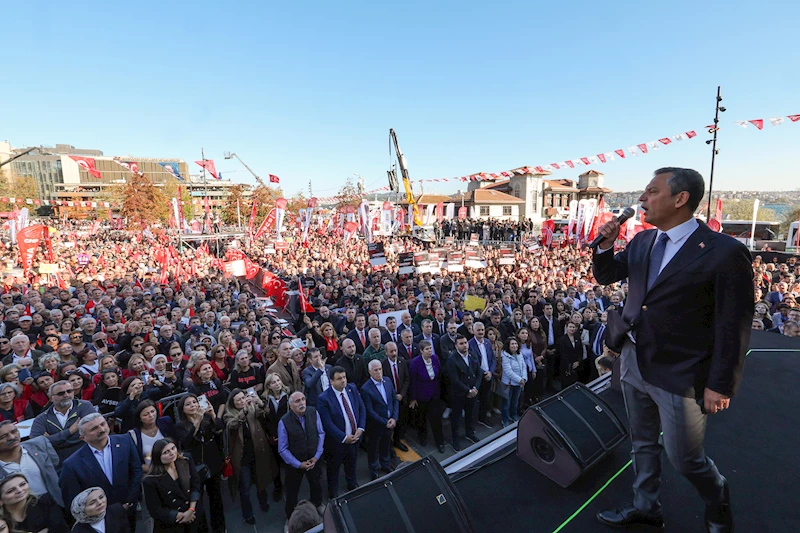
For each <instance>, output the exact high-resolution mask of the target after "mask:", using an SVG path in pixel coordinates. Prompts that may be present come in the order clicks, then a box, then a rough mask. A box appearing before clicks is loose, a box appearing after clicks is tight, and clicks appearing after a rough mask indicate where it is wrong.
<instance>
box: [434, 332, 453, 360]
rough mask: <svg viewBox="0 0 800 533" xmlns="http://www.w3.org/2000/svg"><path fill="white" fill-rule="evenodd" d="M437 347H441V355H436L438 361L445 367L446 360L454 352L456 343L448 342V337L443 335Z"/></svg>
mask: <svg viewBox="0 0 800 533" xmlns="http://www.w3.org/2000/svg"><path fill="white" fill-rule="evenodd" d="M439 346H441V347H442V353H439V354H437V355H438V356H439V361H441V363H442V365H445V364H447V359H448V358H449V357H450V354H451V353H453V352H454V351H455V350H456V341H454V340H450V335H448V334H447V333H445V334H444V335H442V336H441V337H439Z"/></svg>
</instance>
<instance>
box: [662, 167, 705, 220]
mask: <svg viewBox="0 0 800 533" xmlns="http://www.w3.org/2000/svg"><path fill="white" fill-rule="evenodd" d="M659 174H672V176H670V177H669V178H667V185H669V192H670V194H672V196H675V195H676V194H678V193H680V192H683V191H686V192H688V193H689V201H688V202H686V205H687V206H688V207H689V209H691V211H692V213H694V211H695V210H696V209H697V206H698V205H700V201H701V200H702V199H703V195H704V194H705V191H706V184H705V182H704V181H703V176H701V175H700V173H699V172H697V171H696V170H692V169H691V168H680V167H664V168H659V169H658V170H656V171H655V172H654V173H653V175H654V176H657V175H659Z"/></svg>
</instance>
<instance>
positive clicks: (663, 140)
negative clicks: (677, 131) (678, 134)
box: [658, 137, 672, 146]
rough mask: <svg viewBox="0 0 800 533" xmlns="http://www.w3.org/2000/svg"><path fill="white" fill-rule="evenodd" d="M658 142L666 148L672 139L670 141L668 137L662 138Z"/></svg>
mask: <svg viewBox="0 0 800 533" xmlns="http://www.w3.org/2000/svg"><path fill="white" fill-rule="evenodd" d="M658 142H660V143H661V144H663V145H665V146H666V145H667V144H669V143H671V142H672V139H670V138H668V137H664V138H663V139H659V140H658Z"/></svg>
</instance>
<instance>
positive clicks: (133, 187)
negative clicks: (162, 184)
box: [122, 174, 169, 224]
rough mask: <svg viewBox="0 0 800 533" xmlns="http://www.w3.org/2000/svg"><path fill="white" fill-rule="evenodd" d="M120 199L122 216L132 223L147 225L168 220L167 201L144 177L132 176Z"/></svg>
mask: <svg viewBox="0 0 800 533" xmlns="http://www.w3.org/2000/svg"><path fill="white" fill-rule="evenodd" d="M122 197H123V200H122V215H123V216H125V217H127V218H128V219H129V220H131V221H133V222H144V223H148V224H149V223H152V222H157V221H161V222H165V221H167V220H168V219H169V200H168V199H167V197H166V195H165V194H164V191H163V190H162V189H160V188H159V187H156V186H155V185H153V182H152V181H150V179H149V178H148V177H147V176H146V175H141V176H140V175H138V174H132V175H131V177H130V178H128V182H127V184H126V185H125V190H124V192H123V193H122Z"/></svg>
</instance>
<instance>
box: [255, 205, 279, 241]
mask: <svg viewBox="0 0 800 533" xmlns="http://www.w3.org/2000/svg"><path fill="white" fill-rule="evenodd" d="M275 216H276V214H275V208H274V207H273V208H272V209H270V211H269V213H267V216H266V218H265V219H264V221H263V222H262V223H261V225H260V226H259V227H258V231H256V234H255V235H254V236H253V240H254V241H257V240H258V239H259V237H261V236H262V235H263V234H264V232H265V231H267V230H268V229H269V228H271V227H272V226H274V225H275Z"/></svg>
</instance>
